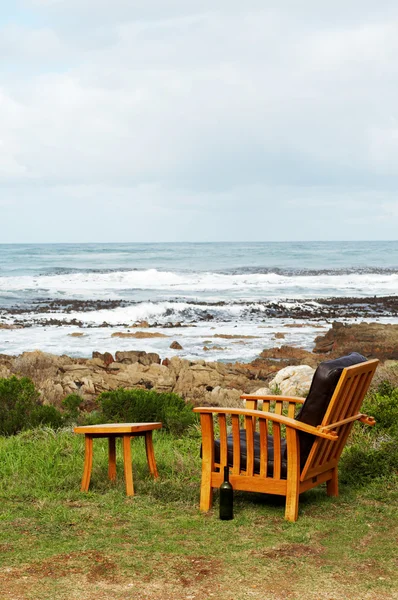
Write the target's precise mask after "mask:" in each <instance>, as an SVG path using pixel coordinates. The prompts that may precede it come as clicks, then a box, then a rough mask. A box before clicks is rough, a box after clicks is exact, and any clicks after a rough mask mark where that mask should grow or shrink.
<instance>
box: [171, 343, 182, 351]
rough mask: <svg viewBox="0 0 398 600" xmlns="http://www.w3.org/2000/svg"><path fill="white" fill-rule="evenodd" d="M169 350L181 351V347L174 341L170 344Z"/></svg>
mask: <svg viewBox="0 0 398 600" xmlns="http://www.w3.org/2000/svg"><path fill="white" fill-rule="evenodd" d="M170 348H172V349H173V350H182V349H183V348H182V346H181V344H180V343H179V342H177V341H174V342H172V343H171V344H170Z"/></svg>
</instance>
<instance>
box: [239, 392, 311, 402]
mask: <svg viewBox="0 0 398 600" xmlns="http://www.w3.org/2000/svg"><path fill="white" fill-rule="evenodd" d="M240 399H241V400H270V401H271V402H272V401H273V400H274V401H275V402H278V401H279V402H280V401H281V400H282V401H283V402H296V404H304V402H305V398H301V397H299V396H279V395H278V396H276V395H272V394H271V395H269V394H267V395H266V396H261V395H260V396H258V395H257V394H242V396H240Z"/></svg>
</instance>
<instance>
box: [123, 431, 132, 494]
mask: <svg viewBox="0 0 398 600" xmlns="http://www.w3.org/2000/svg"><path fill="white" fill-rule="evenodd" d="M130 437H131V436H129V435H124V436H123V437H122V440H123V460H124V480H125V482H126V494H127V496H134V484H133V464H132V462H131V445H130Z"/></svg>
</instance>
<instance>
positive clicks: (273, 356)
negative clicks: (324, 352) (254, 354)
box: [251, 346, 322, 370]
mask: <svg viewBox="0 0 398 600" xmlns="http://www.w3.org/2000/svg"><path fill="white" fill-rule="evenodd" d="M321 360H322V358H320V357H319V356H318V355H316V354H313V353H312V352H308V350H303V349H302V348H294V347H293V346H281V347H280V348H269V349H267V350H263V351H262V352H261V354H260V357H259V358H256V359H255V360H254V361H253V362H252V363H251V364H252V366H255V367H262V368H264V369H269V368H270V367H272V366H277V368H278V370H279V369H281V368H283V367H288V366H290V365H304V364H305V365H309V366H310V367H314V368H315V367H317V366H318V365H319V363H320V362H321Z"/></svg>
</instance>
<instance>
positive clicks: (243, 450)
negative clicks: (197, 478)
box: [214, 429, 287, 479]
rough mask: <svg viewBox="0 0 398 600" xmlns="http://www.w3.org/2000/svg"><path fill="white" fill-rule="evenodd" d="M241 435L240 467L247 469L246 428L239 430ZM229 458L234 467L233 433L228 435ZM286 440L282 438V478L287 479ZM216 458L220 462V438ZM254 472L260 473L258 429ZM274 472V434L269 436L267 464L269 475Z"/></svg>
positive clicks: (216, 443) (216, 444)
mask: <svg viewBox="0 0 398 600" xmlns="http://www.w3.org/2000/svg"><path fill="white" fill-rule="evenodd" d="M239 437H240V468H241V470H243V471H245V470H246V460H247V446H246V430H245V429H241V430H240V432H239ZM227 447H228V450H227V457H228V458H227V460H228V466H229V467H232V466H233V464H234V455H233V438H232V435H229V436H227ZM285 451H286V440H285V439H284V438H281V478H282V479H286V472H287V464H286V452H285ZM214 460H215V462H216V463H219V462H220V440H215V442H214ZM254 472H255V473H257V474H258V473H260V434H259V433H258V432H257V431H256V432H255V433H254ZM273 474H274V438H273V436H272V435H269V436H268V465H267V476H268V477H272V476H273Z"/></svg>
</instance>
